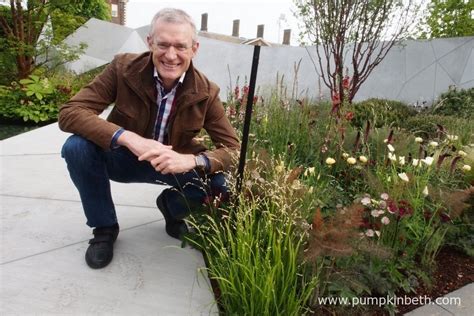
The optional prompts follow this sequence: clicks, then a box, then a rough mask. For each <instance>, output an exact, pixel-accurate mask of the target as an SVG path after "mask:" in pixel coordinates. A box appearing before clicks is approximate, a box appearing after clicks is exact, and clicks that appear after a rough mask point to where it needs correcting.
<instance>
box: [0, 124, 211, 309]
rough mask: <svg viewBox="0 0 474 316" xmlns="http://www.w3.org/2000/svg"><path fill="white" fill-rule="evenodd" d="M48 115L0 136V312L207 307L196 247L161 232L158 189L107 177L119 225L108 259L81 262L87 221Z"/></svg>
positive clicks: (60, 139)
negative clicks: (29, 127) (43, 121)
mask: <svg viewBox="0 0 474 316" xmlns="http://www.w3.org/2000/svg"><path fill="white" fill-rule="evenodd" d="M67 136H68V134H65V133H62V132H60V131H59V129H58V127H57V124H52V125H48V126H46V127H43V128H40V129H36V130H34V131H30V132H28V133H24V134H21V135H18V136H16V137H12V138H9V139H6V140H3V141H0V164H1V165H0V179H1V193H0V207H1V213H0V228H1V250H0V273H1V274H0V315H25V314H48V315H49V314H63V315H64V314H69V315H91V314H95V315H98V314H100V315H103V314H113V315H122V314H123V315H209V314H217V308H216V305H215V303H214V298H213V294H212V291H211V289H210V285H209V280H208V279H207V277H206V276H205V274H203V272H202V268H203V267H204V261H203V258H202V255H201V253H200V252H198V251H196V250H194V249H191V248H189V247H188V248H184V249H183V248H180V243H179V242H178V241H177V240H175V239H173V238H171V237H168V235H167V234H166V233H165V230H164V220H163V218H162V216H161V213H160V212H159V211H158V210H157V208H156V206H155V204H154V203H155V199H156V196H157V195H158V193H159V192H160V191H161V190H162V189H163V188H164V187H162V186H155V185H149V184H129V185H123V184H118V183H112V191H113V198H114V201H115V203H116V206H117V215H118V218H119V222H120V226H121V231H120V235H119V237H118V240H117V242H116V246H115V255H114V259H113V261H112V263H111V264H110V265H109V266H107V267H106V268H104V269H101V270H92V269H89V268H88V266H87V265H86V263H85V261H84V253H85V250H86V248H87V246H88V240H89V238H91V237H92V234H91V230H90V229H89V228H88V227H87V226H86V225H85V217H84V216H83V212H82V207H81V203H80V199H79V195H78V193H77V191H76V189H75V187H74V186H73V184H72V182H71V181H70V179H69V176H68V172H67V169H66V164H65V162H64V161H63V159H62V158H61V157H60V154H59V153H60V149H61V146H62V144H63V142H64V140H65V139H66V138H67Z"/></svg>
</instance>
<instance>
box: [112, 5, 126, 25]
mask: <svg viewBox="0 0 474 316" xmlns="http://www.w3.org/2000/svg"><path fill="white" fill-rule="evenodd" d="M107 2H108V3H109V4H110V15H111V17H112V21H111V22H112V23H115V24H120V25H125V16H126V8H127V2H128V0H107Z"/></svg>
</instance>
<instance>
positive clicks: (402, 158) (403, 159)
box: [398, 156, 405, 166]
mask: <svg viewBox="0 0 474 316" xmlns="http://www.w3.org/2000/svg"><path fill="white" fill-rule="evenodd" d="M398 163H399V164H400V166H403V165H404V164H405V156H399V157H398Z"/></svg>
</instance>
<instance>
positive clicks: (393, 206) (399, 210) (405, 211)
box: [387, 200, 413, 218]
mask: <svg viewBox="0 0 474 316" xmlns="http://www.w3.org/2000/svg"><path fill="white" fill-rule="evenodd" d="M387 210H388V211H389V212H390V213H392V214H395V215H396V216H397V217H398V218H401V217H404V216H409V215H411V214H413V208H412V206H411V205H410V203H408V201H405V200H400V201H398V203H395V202H394V201H392V200H389V201H388V203H387Z"/></svg>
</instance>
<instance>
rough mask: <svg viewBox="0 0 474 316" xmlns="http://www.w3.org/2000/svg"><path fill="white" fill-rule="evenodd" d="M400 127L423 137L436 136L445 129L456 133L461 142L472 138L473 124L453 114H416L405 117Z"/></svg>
mask: <svg viewBox="0 0 474 316" xmlns="http://www.w3.org/2000/svg"><path fill="white" fill-rule="evenodd" d="M401 127H403V128H405V129H407V130H408V131H409V132H412V133H414V134H416V135H419V136H422V137H424V138H437V137H440V134H443V133H444V132H445V131H449V132H450V134H454V135H458V136H459V138H460V139H461V141H462V142H463V143H469V142H471V141H472V139H473V136H474V135H473V133H474V125H473V124H472V120H470V119H466V118H459V117H454V116H443V115H433V114H421V113H420V114H418V115H415V116H410V117H408V118H406V119H405V120H404V121H403V123H402V124H401Z"/></svg>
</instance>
